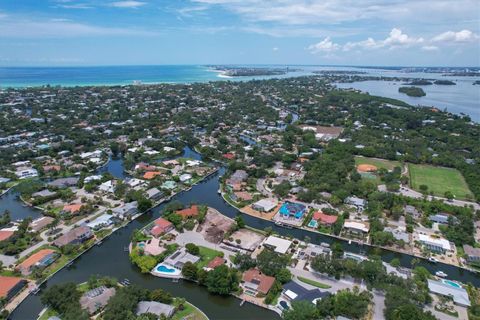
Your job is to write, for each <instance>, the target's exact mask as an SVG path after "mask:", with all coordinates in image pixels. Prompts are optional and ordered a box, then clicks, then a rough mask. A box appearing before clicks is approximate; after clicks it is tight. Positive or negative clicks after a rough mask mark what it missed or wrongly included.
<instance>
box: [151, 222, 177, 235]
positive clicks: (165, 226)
mask: <svg viewBox="0 0 480 320" xmlns="http://www.w3.org/2000/svg"><path fill="white" fill-rule="evenodd" d="M154 223H155V226H154V227H153V228H152V230H150V233H151V234H152V235H153V236H154V237H158V236H159V235H161V234H162V233H165V232H168V231H169V230H170V229H171V228H172V227H173V224H172V223H171V222H170V221H168V220H166V219H164V218H158V219H157V220H155V222H154Z"/></svg>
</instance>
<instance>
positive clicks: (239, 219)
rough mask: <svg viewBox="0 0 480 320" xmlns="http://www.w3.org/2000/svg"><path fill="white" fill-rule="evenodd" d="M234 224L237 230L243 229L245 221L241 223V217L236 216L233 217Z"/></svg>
mask: <svg viewBox="0 0 480 320" xmlns="http://www.w3.org/2000/svg"><path fill="white" fill-rule="evenodd" d="M235 222H236V224H237V227H238V229H241V228H244V227H245V221H243V217H242V216H240V215H238V216H236V217H235Z"/></svg>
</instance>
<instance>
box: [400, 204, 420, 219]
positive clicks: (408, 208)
mask: <svg viewBox="0 0 480 320" xmlns="http://www.w3.org/2000/svg"><path fill="white" fill-rule="evenodd" d="M404 210H405V213H406V214H408V215H410V216H412V217H413V218H414V219H419V218H420V217H421V216H422V214H421V213H420V212H419V211H418V210H417V208H415V207H414V206H411V205H406V206H405V208H404Z"/></svg>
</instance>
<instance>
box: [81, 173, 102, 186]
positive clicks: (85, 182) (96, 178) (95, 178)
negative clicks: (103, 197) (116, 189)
mask: <svg viewBox="0 0 480 320" xmlns="http://www.w3.org/2000/svg"><path fill="white" fill-rule="evenodd" d="M100 180H102V176H100V175H93V176H88V177H85V179H83V183H84V184H87V183H90V182H92V181H100Z"/></svg>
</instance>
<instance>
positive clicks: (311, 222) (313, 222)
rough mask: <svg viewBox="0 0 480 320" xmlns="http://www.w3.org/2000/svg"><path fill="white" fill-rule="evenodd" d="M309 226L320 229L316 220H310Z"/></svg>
mask: <svg viewBox="0 0 480 320" xmlns="http://www.w3.org/2000/svg"><path fill="white" fill-rule="evenodd" d="M308 226H309V227H310V228H317V227H318V222H317V221H315V220H310V222H309V223H308Z"/></svg>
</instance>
